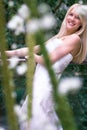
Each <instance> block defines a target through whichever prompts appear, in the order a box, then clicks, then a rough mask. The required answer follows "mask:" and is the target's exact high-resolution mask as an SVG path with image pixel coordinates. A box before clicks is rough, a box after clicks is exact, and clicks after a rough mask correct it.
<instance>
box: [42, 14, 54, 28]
mask: <svg viewBox="0 0 87 130" xmlns="http://www.w3.org/2000/svg"><path fill="white" fill-rule="evenodd" d="M40 23H41V24H40V26H41V28H42V29H52V28H53V27H54V26H55V25H56V19H55V17H54V16H53V15H52V14H50V13H49V14H46V15H44V16H43V17H42V19H41V20H40Z"/></svg>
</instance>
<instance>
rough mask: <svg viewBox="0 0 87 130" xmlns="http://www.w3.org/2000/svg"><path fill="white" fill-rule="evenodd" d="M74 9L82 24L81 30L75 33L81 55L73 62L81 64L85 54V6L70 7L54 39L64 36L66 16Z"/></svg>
mask: <svg viewBox="0 0 87 130" xmlns="http://www.w3.org/2000/svg"><path fill="white" fill-rule="evenodd" d="M74 8H76V12H77V13H78V15H79V17H80V20H81V22H82V26H81V28H80V29H79V30H78V31H77V32H75V33H76V34H77V35H79V36H80V38H81V46H82V49H81V53H80V54H79V55H78V56H77V57H75V58H74V59H73V62H75V63H82V62H83V61H84V59H85V58H86V54H87V5H81V4H77V3H76V4H74V5H72V6H71V7H70V8H69V9H68V11H67V13H66V15H65V18H64V20H63V22H62V25H61V28H60V30H59V33H58V34H57V35H56V37H58V38H60V37H62V36H65V34H66V16H67V15H68V14H69V13H70V12H71V11H72V10H73V9H74Z"/></svg>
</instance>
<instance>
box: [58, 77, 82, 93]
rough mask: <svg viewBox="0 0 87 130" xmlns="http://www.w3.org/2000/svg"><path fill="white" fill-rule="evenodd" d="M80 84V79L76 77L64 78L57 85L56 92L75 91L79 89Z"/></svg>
mask: <svg viewBox="0 0 87 130" xmlns="http://www.w3.org/2000/svg"><path fill="white" fill-rule="evenodd" d="M81 86H82V80H81V79H80V78H77V77H72V78H64V79H62V80H61V81H60V83H59V86H58V92H59V93H60V94H63V95H65V94H67V93H69V92H75V91H76V90H79V89H80V88H81Z"/></svg>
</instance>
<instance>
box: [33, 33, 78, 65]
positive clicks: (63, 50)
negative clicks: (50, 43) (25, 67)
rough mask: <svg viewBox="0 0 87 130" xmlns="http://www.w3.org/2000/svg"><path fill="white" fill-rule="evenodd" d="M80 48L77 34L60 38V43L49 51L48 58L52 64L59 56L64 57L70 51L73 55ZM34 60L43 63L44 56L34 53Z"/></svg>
mask: <svg viewBox="0 0 87 130" xmlns="http://www.w3.org/2000/svg"><path fill="white" fill-rule="evenodd" d="M79 49H80V38H79V37H78V36H77V35H73V36H69V37H67V38H66V39H64V40H62V43H61V44H60V45H59V46H58V47H57V48H56V49H55V50H53V51H52V52H51V53H49V54H48V55H49V59H50V61H51V63H52V64H54V63H55V62H56V61H58V60H59V59H60V58H62V57H64V56H65V55H67V54H69V53H71V54H72V56H73V57H74V56H75V55H76V54H77V53H78V51H79ZM34 57H35V61H36V62H37V63H39V64H42V65H44V64H45V63H44V58H43V56H42V55H41V56H39V55H37V54H34Z"/></svg>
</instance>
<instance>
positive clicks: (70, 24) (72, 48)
mask: <svg viewBox="0 0 87 130" xmlns="http://www.w3.org/2000/svg"><path fill="white" fill-rule="evenodd" d="M80 26H81V21H80V19H79V16H78V14H77V13H76V12H75V10H74V9H73V10H72V11H71V12H70V13H69V14H68V15H67V17H66V32H67V33H66V36H64V37H61V41H62V44H60V46H58V47H57V48H56V49H55V50H54V51H53V52H51V53H50V54H49V58H50V60H51V62H52V64H53V63H55V62H56V61H57V60H59V59H60V58H62V57H63V56H65V55H67V54H68V53H71V54H72V56H73V57H74V56H75V55H76V54H77V53H78V52H79V50H80V46H81V43H80V37H79V36H78V35H76V34H75V32H76V31H77V30H78V28H79V27H80ZM39 50H40V46H39V45H37V46H35V47H34V57H35V61H36V62H37V63H40V64H42V65H44V58H43V56H40V55H37V52H38V51H39ZM6 54H7V55H8V56H14V55H17V56H26V55H27V54H28V48H22V49H18V50H14V51H6Z"/></svg>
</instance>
